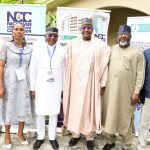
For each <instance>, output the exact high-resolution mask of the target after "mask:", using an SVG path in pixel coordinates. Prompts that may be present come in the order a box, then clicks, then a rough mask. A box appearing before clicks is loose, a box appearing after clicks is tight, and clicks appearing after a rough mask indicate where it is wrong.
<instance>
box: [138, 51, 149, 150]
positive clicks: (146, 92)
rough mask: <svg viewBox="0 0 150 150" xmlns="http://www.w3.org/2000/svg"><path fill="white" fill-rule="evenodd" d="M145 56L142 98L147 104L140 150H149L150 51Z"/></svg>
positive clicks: (140, 133) (140, 128) (140, 135)
mask: <svg viewBox="0 0 150 150" xmlns="http://www.w3.org/2000/svg"><path fill="white" fill-rule="evenodd" d="M144 56H145V60H146V70H145V82H144V87H143V89H142V98H143V99H144V101H145V102H144V105H143V109H142V116H141V122H140V126H139V137H138V148H137V149H138V150H148V147H147V145H146V141H147V135H148V128H149V122H150V49H147V50H145V51H144Z"/></svg>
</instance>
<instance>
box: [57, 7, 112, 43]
mask: <svg viewBox="0 0 150 150" xmlns="http://www.w3.org/2000/svg"><path fill="white" fill-rule="evenodd" d="M85 17H88V18H91V19H93V27H94V32H93V36H95V37H97V38H99V39H102V40H103V41H106V42H107V31H108V25H109V20H110V11H109V10H94V9H83V8H69V7H57V27H58V29H59V35H60V40H61V42H62V43H68V41H69V40H71V39H74V38H76V37H77V36H80V35H81V32H80V28H81V19H82V18H85Z"/></svg>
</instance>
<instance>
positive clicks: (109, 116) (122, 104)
mask: <svg viewBox="0 0 150 150" xmlns="http://www.w3.org/2000/svg"><path fill="white" fill-rule="evenodd" d="M117 39H118V44H116V45H114V46H112V49H111V56H110V62H109V71H108V80H107V83H106V89H105V93H104V107H103V123H104V126H105V133H106V141H107V144H105V146H104V147H103V150H110V149H112V148H113V147H114V146H115V140H116V136H115V133H119V134H120V136H121V137H122V143H123V145H122V149H127V150H131V146H132V141H133V131H132V127H133V114H134V111H135V104H136V103H137V102H138V101H139V93H140V90H141V88H142V86H143V81H144V72H145V59H144V55H143V53H142V51H140V50H139V49H138V48H136V47H135V46H133V45H130V40H131V28H130V26H127V25H121V26H120V27H119V31H118V37H117Z"/></svg>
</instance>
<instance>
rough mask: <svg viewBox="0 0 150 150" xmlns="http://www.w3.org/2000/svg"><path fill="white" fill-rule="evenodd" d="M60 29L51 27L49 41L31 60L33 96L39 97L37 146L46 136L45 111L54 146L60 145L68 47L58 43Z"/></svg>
mask: <svg viewBox="0 0 150 150" xmlns="http://www.w3.org/2000/svg"><path fill="white" fill-rule="evenodd" d="M57 39H58V29H57V28H48V29H47V32H46V43H44V44H43V45H39V46H38V47H37V48H36V49H35V50H34V52H33V54H32V58H31V63H30V78H31V79H30V80H31V96H32V98H35V110H36V114H37V132H38V139H37V141H36V142H35V144H34V146H33V149H38V148H40V146H41V144H42V143H43V141H44V137H45V115H49V130H48V131H49V140H50V143H51V145H52V147H53V149H58V147H59V145H58V142H57V141H56V139H55V136H56V128H57V115H58V114H59V112H60V104H61V92H62V88H63V72H64V57H65V52H64V48H62V46H61V45H60V44H59V43H57Z"/></svg>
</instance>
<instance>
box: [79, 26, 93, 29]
mask: <svg viewBox="0 0 150 150" xmlns="http://www.w3.org/2000/svg"><path fill="white" fill-rule="evenodd" d="M86 29H87V30H92V29H93V27H91V26H83V27H81V30H86Z"/></svg>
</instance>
